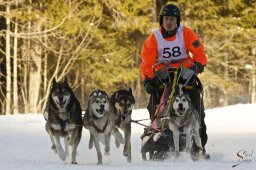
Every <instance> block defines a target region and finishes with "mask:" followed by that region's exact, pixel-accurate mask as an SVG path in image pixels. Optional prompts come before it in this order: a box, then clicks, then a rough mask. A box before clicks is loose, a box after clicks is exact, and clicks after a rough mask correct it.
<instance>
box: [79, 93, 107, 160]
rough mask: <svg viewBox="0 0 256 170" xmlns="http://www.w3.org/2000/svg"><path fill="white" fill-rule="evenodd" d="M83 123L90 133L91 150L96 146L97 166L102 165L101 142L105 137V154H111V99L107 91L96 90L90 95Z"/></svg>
mask: <svg viewBox="0 0 256 170" xmlns="http://www.w3.org/2000/svg"><path fill="white" fill-rule="evenodd" d="M83 122H84V127H85V128H86V129H89V131H90V140H89V149H91V148H92V147H93V144H94V146H95V148H96V151H97V157H98V163H97V164H102V154H101V150H100V141H101V139H102V136H103V138H104V139H103V143H104V144H105V153H106V154H109V151H110V135H111V127H112V123H111V117H110V113H109V98H108V95H107V93H106V92H105V91H102V90H96V91H93V92H92V93H91V94H90V96H89V100H88V107H87V109H86V112H85V115H84V118H83Z"/></svg>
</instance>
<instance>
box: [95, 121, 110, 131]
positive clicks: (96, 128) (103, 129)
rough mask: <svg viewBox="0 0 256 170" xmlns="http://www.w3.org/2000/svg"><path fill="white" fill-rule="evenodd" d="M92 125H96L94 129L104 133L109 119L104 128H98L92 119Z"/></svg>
mask: <svg viewBox="0 0 256 170" xmlns="http://www.w3.org/2000/svg"><path fill="white" fill-rule="evenodd" d="M91 125H92V126H93V127H94V129H95V130H96V131H97V132H98V133H104V131H105V129H106V127H107V126H108V120H107V121H106V123H105V125H104V126H103V128H102V129H100V128H98V127H97V126H96V125H95V123H94V122H93V121H92V123H91Z"/></svg>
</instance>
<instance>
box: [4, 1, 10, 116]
mask: <svg viewBox="0 0 256 170" xmlns="http://www.w3.org/2000/svg"><path fill="white" fill-rule="evenodd" d="M6 13H7V17H6V108H5V113H6V114H11V46H10V18H9V16H8V14H9V13H10V5H9V4H8V3H7V4H6Z"/></svg>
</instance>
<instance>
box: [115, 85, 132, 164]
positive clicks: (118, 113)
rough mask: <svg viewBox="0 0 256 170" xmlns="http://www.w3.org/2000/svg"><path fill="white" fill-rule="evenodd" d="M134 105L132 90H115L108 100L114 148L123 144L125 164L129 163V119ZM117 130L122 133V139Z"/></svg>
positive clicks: (130, 157)
mask: <svg viewBox="0 0 256 170" xmlns="http://www.w3.org/2000/svg"><path fill="white" fill-rule="evenodd" d="M134 104H135V99H134V96H133V95H132V89H129V90H126V89H122V90H117V91H116V92H114V93H113V94H112V96H111V98H110V110H111V116H112V123H113V126H112V134H113V135H114V137H115V143H116V146H117V147H119V146H120V143H121V144H124V150H123V155H124V156H125V157H127V162H131V159H132V156H131V117H132V109H133V107H134ZM119 129H121V130H122V131H123V132H124V138H123V136H122V134H121V133H120V131H119Z"/></svg>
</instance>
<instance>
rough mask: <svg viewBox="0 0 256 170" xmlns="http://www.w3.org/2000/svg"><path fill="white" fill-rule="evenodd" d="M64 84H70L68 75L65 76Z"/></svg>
mask: <svg viewBox="0 0 256 170" xmlns="http://www.w3.org/2000/svg"><path fill="white" fill-rule="evenodd" d="M64 84H65V85H68V79H67V77H66V76H65V79H64Z"/></svg>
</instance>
